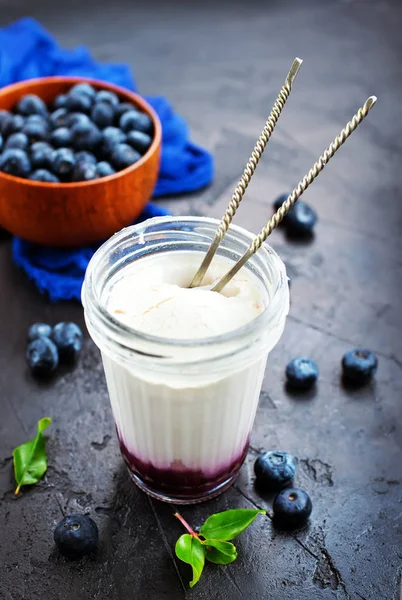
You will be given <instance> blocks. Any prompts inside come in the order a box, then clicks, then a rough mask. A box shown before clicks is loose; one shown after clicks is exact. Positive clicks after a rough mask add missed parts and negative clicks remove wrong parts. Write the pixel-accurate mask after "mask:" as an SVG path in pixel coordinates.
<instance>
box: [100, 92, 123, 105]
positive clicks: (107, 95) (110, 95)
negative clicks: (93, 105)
mask: <svg viewBox="0 0 402 600" xmlns="http://www.w3.org/2000/svg"><path fill="white" fill-rule="evenodd" d="M96 102H107V103H108V104H111V105H112V106H117V105H118V104H119V97H118V96H117V94H115V93H114V92H109V91H108V90H101V91H100V92H98V93H97V94H96Z"/></svg>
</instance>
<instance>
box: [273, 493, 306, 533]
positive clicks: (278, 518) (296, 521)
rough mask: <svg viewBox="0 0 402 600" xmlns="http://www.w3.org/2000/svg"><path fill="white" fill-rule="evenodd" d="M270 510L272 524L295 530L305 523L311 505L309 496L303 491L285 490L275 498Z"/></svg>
mask: <svg viewBox="0 0 402 600" xmlns="http://www.w3.org/2000/svg"><path fill="white" fill-rule="evenodd" d="M272 510H273V513H274V522H276V523H278V524H279V525H280V526H282V527H286V528H289V529H295V528H296V527H301V526H302V525H304V523H306V521H307V519H308V518H309V516H310V515H311V511H312V510H313V505H312V503H311V500H310V496H309V495H308V494H307V492H305V491H304V490H300V489H297V488H286V489H284V490H282V491H281V492H279V494H277V495H276V496H275V499H274V503H273V505H272Z"/></svg>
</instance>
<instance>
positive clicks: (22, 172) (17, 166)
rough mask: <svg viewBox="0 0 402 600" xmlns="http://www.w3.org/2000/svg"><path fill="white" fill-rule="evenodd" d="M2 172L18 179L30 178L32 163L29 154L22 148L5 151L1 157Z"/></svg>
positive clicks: (0, 166) (0, 167) (0, 168)
mask: <svg viewBox="0 0 402 600" xmlns="http://www.w3.org/2000/svg"><path fill="white" fill-rule="evenodd" d="M0 171H4V173H8V174H9V175H15V176H17V177H28V175H29V173H30V171H31V162H30V160H29V158H28V155H27V153H26V152H25V151H24V150H21V149H20V148H10V149H9V150H5V151H4V152H3V154H2V155H1V156H0Z"/></svg>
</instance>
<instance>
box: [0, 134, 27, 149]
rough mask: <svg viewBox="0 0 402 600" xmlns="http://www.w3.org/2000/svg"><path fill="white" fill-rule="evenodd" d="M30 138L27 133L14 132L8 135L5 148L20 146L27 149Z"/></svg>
mask: <svg viewBox="0 0 402 600" xmlns="http://www.w3.org/2000/svg"><path fill="white" fill-rule="evenodd" d="M28 144H29V140H28V137H27V136H26V135H25V133H22V132H21V131H19V132H18V133H12V134H11V135H9V136H8V138H7V140H6V143H5V144H4V149H7V148H20V149H21V150H26V149H27V148H28Z"/></svg>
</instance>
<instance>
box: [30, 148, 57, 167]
mask: <svg viewBox="0 0 402 600" xmlns="http://www.w3.org/2000/svg"><path fill="white" fill-rule="evenodd" d="M52 155H53V148H52V146H50V145H49V144H47V143H46V142H35V143H34V144H32V146H31V148H30V158H31V163H32V167H33V168H34V169H49V168H50V166H51V164H52Z"/></svg>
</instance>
